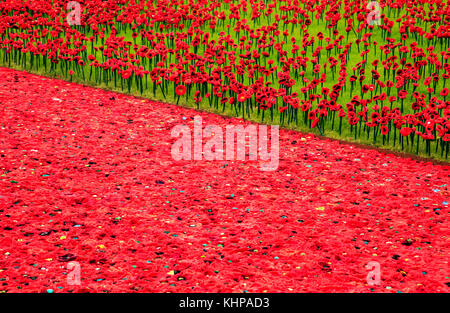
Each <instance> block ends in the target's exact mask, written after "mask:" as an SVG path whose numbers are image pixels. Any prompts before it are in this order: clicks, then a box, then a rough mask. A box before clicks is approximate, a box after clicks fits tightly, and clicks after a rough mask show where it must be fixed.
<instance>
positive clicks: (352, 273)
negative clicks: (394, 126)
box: [0, 68, 450, 293]
mask: <svg viewBox="0 0 450 313" xmlns="http://www.w3.org/2000/svg"><path fill="white" fill-rule="evenodd" d="M0 102H1V107H0V114H1V116H2V119H1V120H0V229H1V233H0V253H1V258H0V291H2V292H394V293H395V292H397V293H398V292H448V291H449V288H450V287H449V285H450V278H449V271H448V269H449V264H448V256H449V238H448V234H449V223H448V212H449V210H448V209H449V204H448V200H449V195H450V189H449V186H448V183H449V173H450V166H442V165H433V164H431V163H423V162H417V161H413V160H411V159H405V158H400V157H396V156H393V155H384V154H381V153H379V152H377V151H375V150H363V149H359V148H356V147H353V146H350V145H346V144H339V143H338V142H337V141H331V140H323V139H318V138H317V137H315V136H313V135H303V134H301V133H297V132H294V131H288V130H280V165H279V169H278V171H277V172H263V171H260V170H259V165H258V163H257V161H174V160H173V159H172V157H171V154H170V149H171V144H172V143H173V141H174V140H175V139H173V138H171V137H170V130H171V128H172V127H173V126H174V125H177V124H180V123H183V124H188V125H190V126H192V124H193V117H194V116H195V115H198V114H201V115H202V117H203V120H204V121H205V122H207V123H209V124H215V125H220V126H226V125H229V124H237V125H241V124H242V125H248V124H249V123H250V122H247V121H243V120H241V119H236V118H226V117H221V116H219V115H215V114H211V113H199V112H197V111H194V110H192V109H188V108H182V107H180V106H176V105H172V104H164V103H160V102H153V101H150V100H142V99H137V98H134V97H132V96H128V95H122V94H118V93H114V92H109V91H104V90H101V89H94V88H90V87H85V86H82V85H78V84H75V83H69V82H65V81H62V80H54V79H48V78H44V77H42V76H37V75H32V74H27V73H25V72H18V71H14V70H10V69H5V68H0ZM70 262H78V264H79V266H80V270H81V272H80V278H81V283H80V285H71V284H69V283H68V274H69V273H70V272H71V271H72V268H70V269H68V264H69V263H70ZM370 262H378V263H379V265H380V278H381V281H380V284H379V285H374V286H370V285H368V281H367V279H366V278H367V275H368V273H369V269H367V268H366V265H367V264H369V263H370Z"/></svg>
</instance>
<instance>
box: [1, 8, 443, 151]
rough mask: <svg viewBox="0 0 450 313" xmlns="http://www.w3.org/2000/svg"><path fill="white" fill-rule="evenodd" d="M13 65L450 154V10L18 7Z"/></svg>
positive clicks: (4, 30) (7, 59) (12, 23)
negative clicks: (448, 86) (449, 87)
mask: <svg viewBox="0 0 450 313" xmlns="http://www.w3.org/2000/svg"><path fill="white" fill-rule="evenodd" d="M0 9H1V12H2V14H1V15H0V47H1V49H0V51H1V53H0V60H1V62H2V63H3V64H4V65H7V66H9V67H11V66H14V67H19V68H22V69H26V70H29V71H33V72H37V73H41V74H46V75H53V76H58V77H62V78H65V79H68V80H75V81H79V82H83V83H90V84H94V85H98V86H103V87H108V88H113V89H116V90H121V91H124V92H128V93H133V94H142V95H144V96H145V97H148V98H152V99H157V100H164V99H165V100H166V101H169V102H176V103H178V104H183V105H192V106H194V105H195V106H198V107H200V108H202V109H209V110H212V111H214V112H221V113H225V114H228V115H236V116H241V117H243V118H247V119H251V120H253V121H264V122H269V123H279V124H282V125H285V126H288V127H293V128H296V129H300V130H303V131H305V130H307V131H311V129H313V130H312V131H313V133H317V134H324V135H326V136H329V137H333V138H341V139H345V140H354V141H357V142H363V143H369V144H373V145H377V146H383V147H387V148H389V149H392V150H402V151H406V152H408V153H412V154H420V155H426V156H428V157H433V158H437V159H447V158H448V154H449V150H450V147H449V143H450V123H449V115H450V108H449V101H447V96H448V92H449V91H448V88H447V85H446V81H447V80H448V78H449V75H450V66H449V63H448V62H447V60H448V58H449V56H450V47H449V33H450V32H449V31H450V29H449V6H448V4H447V2H444V1H440V0H439V1H434V0H430V1H411V0H401V1H397V0H395V1H393V0H386V1H380V2H368V1H349V0H343V1H336V0H332V1H329V0H326V1H325V0H316V1H314V0H287V1H280V0H273V1H268V0H264V1H263V0H261V1H257V0H249V1H246V0H241V1H231V0H224V1H216V0H196V1H193V0H189V1H188V0H158V1H144V0H107V1H100V0H83V1H67V0H55V1H44V0H41V1H39V0H33V1H25V0H7V1H2V2H1V3H0Z"/></svg>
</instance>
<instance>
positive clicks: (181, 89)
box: [175, 85, 186, 96]
mask: <svg viewBox="0 0 450 313" xmlns="http://www.w3.org/2000/svg"><path fill="white" fill-rule="evenodd" d="M175 93H176V94H177V95H178V96H182V95H184V94H185V93H186V86H184V85H178V86H177V87H176V88H175Z"/></svg>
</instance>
